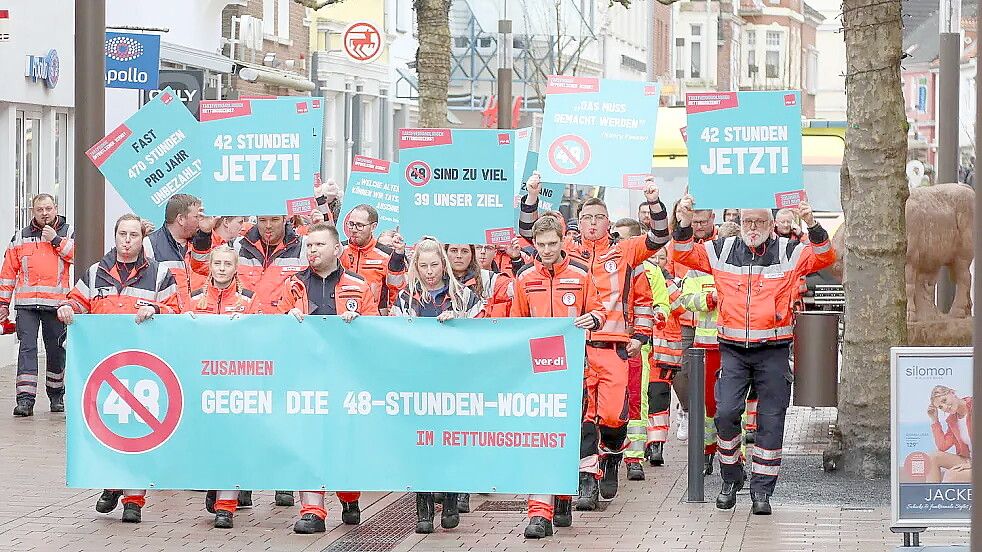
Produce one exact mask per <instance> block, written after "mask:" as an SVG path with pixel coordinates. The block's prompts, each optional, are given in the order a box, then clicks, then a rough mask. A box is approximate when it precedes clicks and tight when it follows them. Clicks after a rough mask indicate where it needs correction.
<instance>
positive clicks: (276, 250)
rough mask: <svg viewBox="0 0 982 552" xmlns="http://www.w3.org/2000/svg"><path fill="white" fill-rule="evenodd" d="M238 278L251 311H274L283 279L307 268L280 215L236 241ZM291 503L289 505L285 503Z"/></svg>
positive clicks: (264, 217) (299, 245)
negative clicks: (247, 291) (249, 293)
mask: <svg viewBox="0 0 982 552" xmlns="http://www.w3.org/2000/svg"><path fill="white" fill-rule="evenodd" d="M235 249H236V251H238V253H239V280H241V281H242V285H243V286H245V288H246V289H251V290H252V292H253V294H254V295H253V298H252V312H253V313H261V314H276V313H280V312H282V311H283V309H282V307H281V306H280V301H282V299H283V294H284V292H286V281H287V280H289V279H290V277H291V276H293V275H294V274H296V273H298V272H300V271H302V270H304V269H305V268H307V256H306V255H305V254H304V248H303V239H302V238H301V237H300V236H298V235H297V233H296V232H294V231H293V228H292V227H291V226H289V225H288V224H287V223H286V217H285V216H283V215H261V216H259V217H257V218H256V225H255V226H253V227H252V229H250V230H249V232H248V233H247V234H246V235H245V237H243V238H240V239H238V240H236V242H235ZM284 506H292V504H284Z"/></svg>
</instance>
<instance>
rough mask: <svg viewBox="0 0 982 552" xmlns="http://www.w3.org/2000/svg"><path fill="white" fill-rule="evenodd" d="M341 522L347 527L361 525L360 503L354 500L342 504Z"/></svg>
mask: <svg viewBox="0 0 982 552" xmlns="http://www.w3.org/2000/svg"><path fill="white" fill-rule="evenodd" d="M341 521H342V522H344V524H345V525H360V524H361V508H359V507H358V501H357V500H353V501H351V502H344V501H342V502H341Z"/></svg>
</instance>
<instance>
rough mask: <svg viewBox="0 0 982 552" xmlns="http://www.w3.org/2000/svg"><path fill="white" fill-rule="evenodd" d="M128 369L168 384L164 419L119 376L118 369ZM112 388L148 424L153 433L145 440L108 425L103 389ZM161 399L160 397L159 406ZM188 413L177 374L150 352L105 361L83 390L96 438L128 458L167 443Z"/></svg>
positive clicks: (133, 352)
mask: <svg viewBox="0 0 982 552" xmlns="http://www.w3.org/2000/svg"><path fill="white" fill-rule="evenodd" d="M124 366H139V367H142V368H145V369H147V370H149V371H150V372H152V373H153V374H155V375H156V376H157V377H158V378H160V381H161V382H162V383H163V384H164V389H163V393H162V394H163V395H164V396H165V397H166V399H167V413H166V414H165V415H164V416H163V418H159V417H158V416H157V415H154V413H152V412H151V411H150V410H149V409H148V408H147V407H146V406H145V405H144V404H143V403H142V402H140V400H139V399H137V398H136V395H135V394H134V393H133V392H132V391H131V390H130V389H128V388H127V386H126V385H124V384H123V382H122V381H121V380H120V379H119V378H118V377H117V376H116V374H115V372H116V370H117V369H119V368H122V367H124ZM103 384H106V385H108V386H109V387H110V388H111V389H112V390H113V391H114V392H115V393H116V394H117V395H119V398H120V400H121V401H122V402H123V403H125V406H126V407H129V408H130V409H132V411H133V412H134V413H135V414H136V415H137V416H138V417H139V419H140V420H142V421H143V423H144V424H146V425H147V426H148V427H149V429H150V432H149V433H148V434H146V435H143V436H141V437H126V436H124V435H120V434H119V433H117V432H115V431H113V430H112V429H110V428H109V426H108V425H106V422H105V420H103V418H102V417H103V415H105V414H106V413H105V412H103V411H102V409H100V405H99V389H100V388H101V387H102V385H103ZM159 402H161V401H160V398H159V397H158V404H159ZM183 410H184V397H183V395H182V391H181V384H180V382H179V381H178V379H177V375H176V374H175V373H174V370H173V369H171V367H170V366H169V365H168V364H167V363H166V362H164V361H163V360H162V359H161V358H160V357H158V356H156V355H154V354H152V353H148V352H146V351H136V350H128V351H120V352H118V353H113V354H111V355H109V356H108V357H106V358H105V359H103V361H102V362H100V363H99V364H98V365H97V366H96V367H95V370H93V371H92V374H90V375H89V379H88V380H87V381H86V382H85V387H84V389H83V390H82V416H83V417H84V419H85V425H87V426H88V428H89V431H91V432H92V435H93V436H94V437H95V438H96V439H98V440H99V442H101V443H102V444H104V445H106V446H107V447H109V448H111V449H113V450H115V451H117V452H122V453H126V454H141V453H144V452H148V451H151V450H153V449H155V448H157V447H159V446H160V445H162V444H163V443H164V441H166V440H167V439H168V438H170V436H171V435H173V434H174V430H176V429H177V425H178V424H179V423H180V421H181V413H182V412H183Z"/></svg>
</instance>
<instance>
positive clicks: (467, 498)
mask: <svg viewBox="0 0 982 552" xmlns="http://www.w3.org/2000/svg"><path fill="white" fill-rule="evenodd" d="M457 511H458V512H460V513H462V514H469V513H470V511H471V493H459V494H458V495H457Z"/></svg>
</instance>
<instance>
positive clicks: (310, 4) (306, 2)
mask: <svg viewBox="0 0 982 552" xmlns="http://www.w3.org/2000/svg"><path fill="white" fill-rule="evenodd" d="M293 1H294V2H296V3H297V4H300V5H301V6H303V7H305V8H310V9H313V10H319V9H321V8H323V7H324V6H330V5H331V4H340V3H341V2H344V0H293ZM627 1H628V2H630V1H631V0H627Z"/></svg>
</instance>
